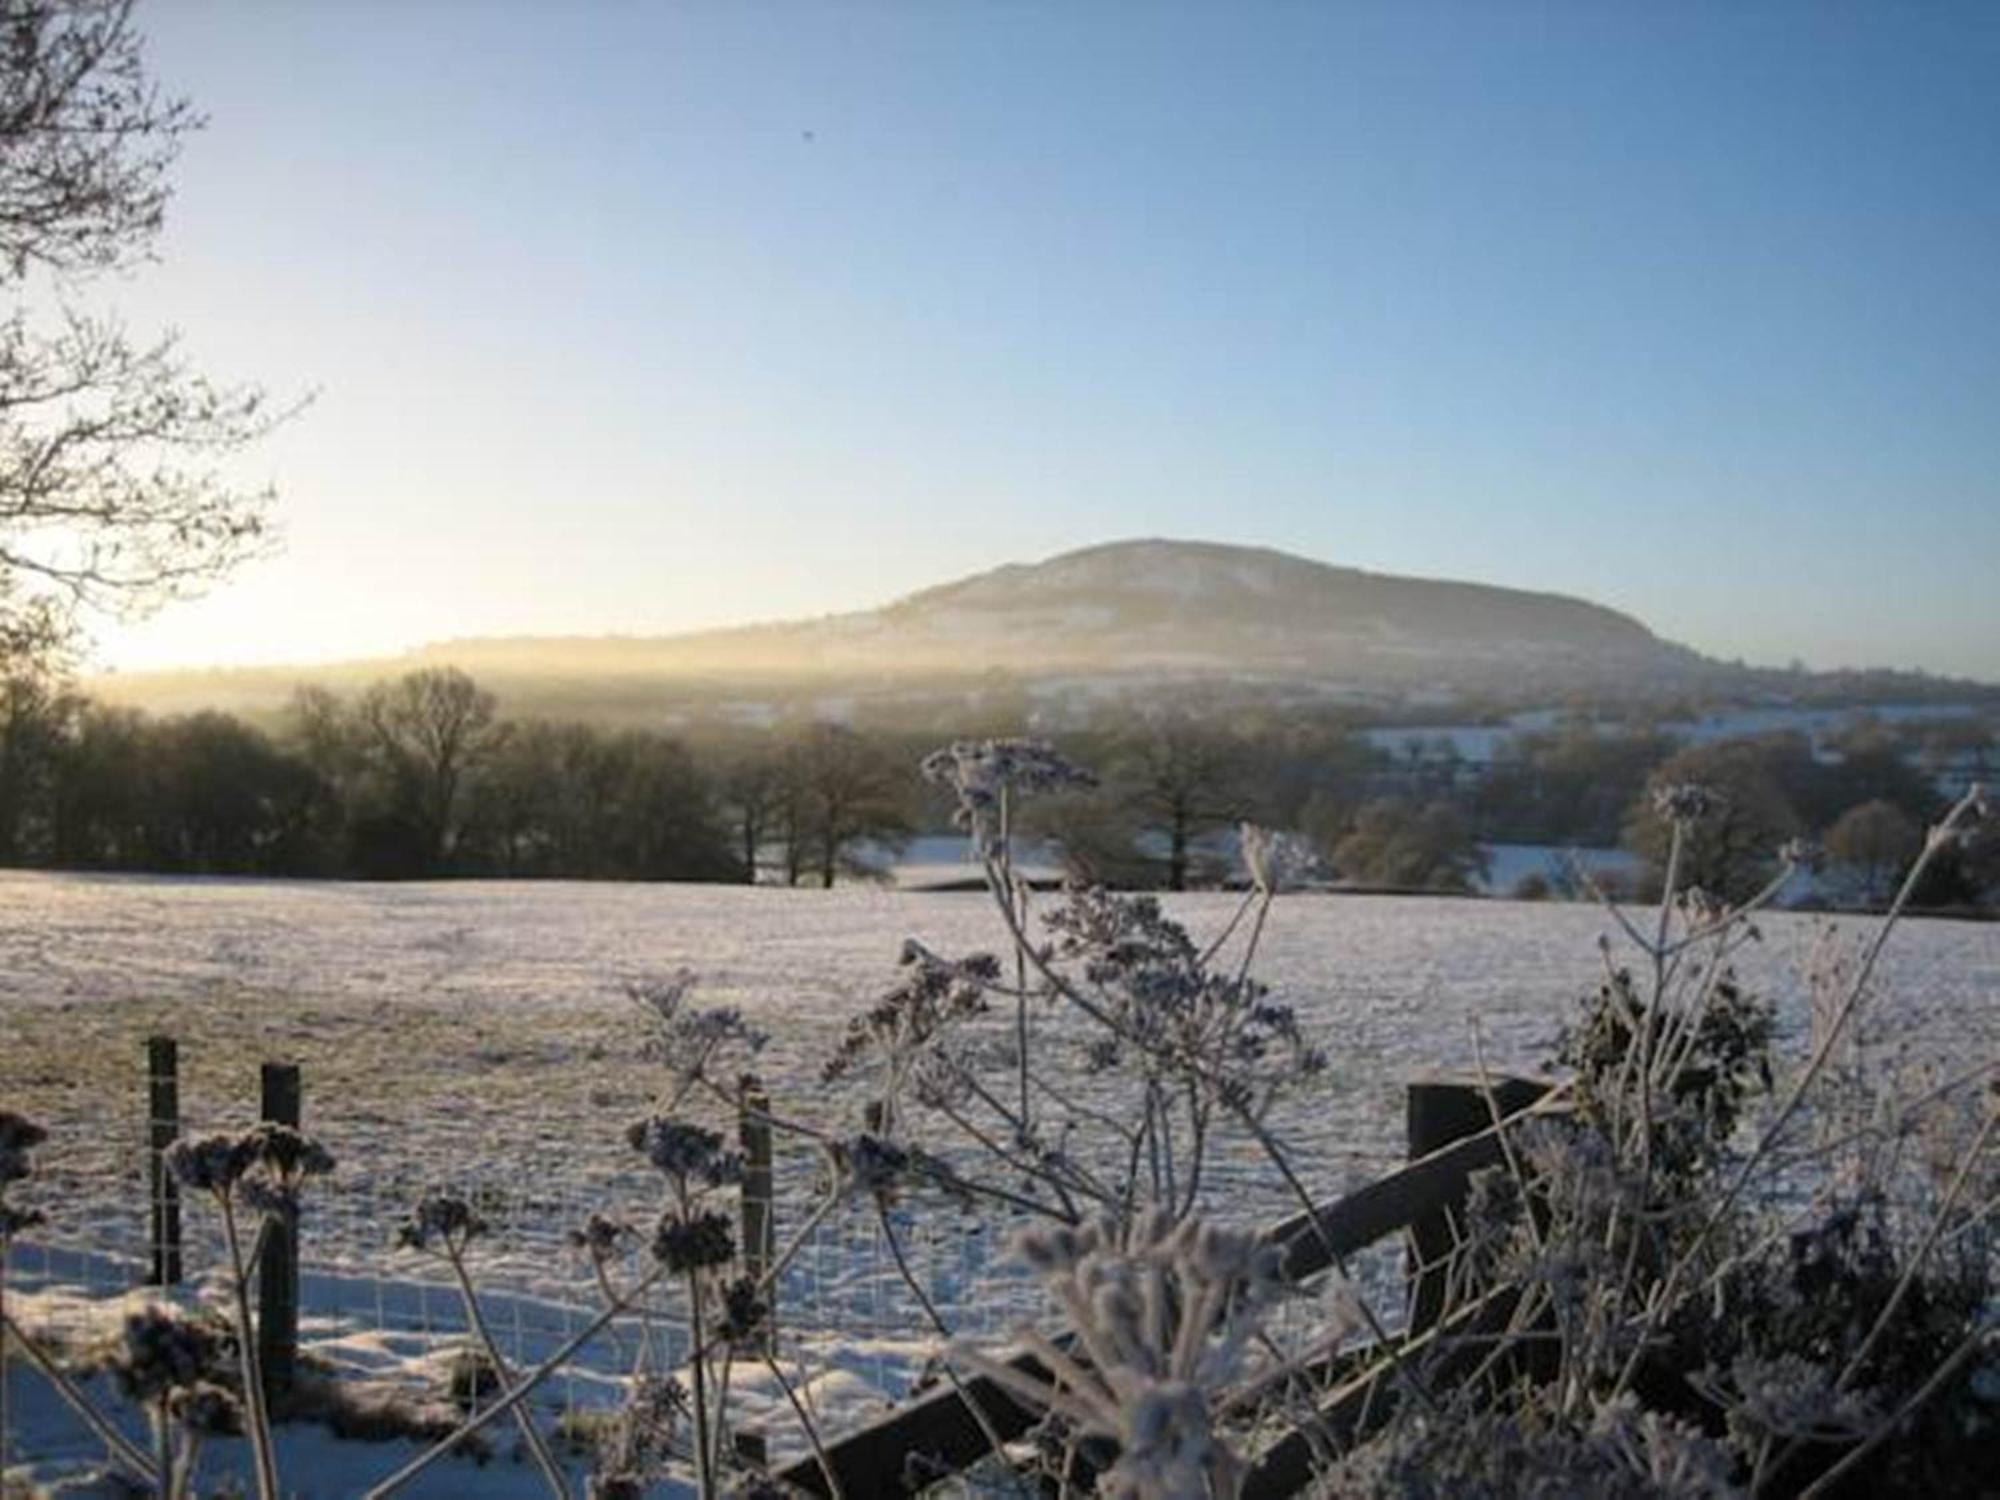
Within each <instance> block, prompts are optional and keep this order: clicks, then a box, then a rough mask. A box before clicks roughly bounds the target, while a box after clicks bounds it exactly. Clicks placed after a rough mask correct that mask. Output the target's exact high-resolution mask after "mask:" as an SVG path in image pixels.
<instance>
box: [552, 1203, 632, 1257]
mask: <svg viewBox="0 0 2000 1500" xmlns="http://www.w3.org/2000/svg"><path fill="white" fill-rule="evenodd" d="M638 1237H639V1236H638V1231H637V1230H635V1229H633V1228H632V1226H631V1225H630V1224H626V1223H623V1222H622V1221H620V1220H618V1219H614V1218H611V1217H610V1216H609V1215H607V1214H592V1215H591V1216H590V1217H589V1218H588V1219H585V1220H584V1221H583V1227H582V1228H580V1229H572V1230H571V1231H570V1232H569V1242H570V1244H571V1245H573V1246H575V1247H576V1248H577V1249H579V1250H581V1251H582V1252H583V1253H584V1254H585V1255H588V1256H589V1257H590V1258H591V1259H592V1260H593V1261H595V1262H596V1263H597V1264H599V1265H603V1264H604V1263H605V1262H607V1261H612V1260H616V1259H617V1258H618V1257H619V1256H620V1255H622V1254H623V1253H624V1251H625V1247H626V1246H627V1245H629V1244H631V1243H632V1242H633V1241H634V1240H636V1239H637V1238H638Z"/></svg>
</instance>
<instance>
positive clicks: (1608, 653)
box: [93, 540, 1929, 719]
mask: <svg viewBox="0 0 2000 1500" xmlns="http://www.w3.org/2000/svg"><path fill="white" fill-rule="evenodd" d="M447 663H448V664H451V665H455V666H459V667H462V668H463V669H465V670H466V671H468V672H470V673H472V674H473V675H474V676H475V677H477V678H478V679H479V680H480V681H481V682H482V683H483V684H485V685H486V686H487V687H489V688H491V689H493V690H494V691H495V692H497V693H499V694H500V695H501V697H502V699H503V700H505V701H507V702H508V703H509V705H510V706H513V707H519V706H521V703H522V702H525V703H527V704H532V705H533V707H534V708H535V709H536V711H542V712H558V711H559V712H563V713H568V714H576V715H580V716H592V715H602V716H604V717H613V718H623V719H633V718H644V717H652V718H658V717H660V716H662V715H666V716H673V715H675V714H686V713H688V712H702V711H704V710H706V711H719V712H722V713H724V714H728V713H729V712H730V706H731V705H735V706H736V707H737V708H739V709H743V708H760V707H765V706H768V705H770V704H773V703H779V704H795V703H796V702H797V701H798V700H800V699H802V698H803V699H805V700H808V701H811V700H815V699H817V700H820V701H821V702H823V703H824V702H829V701H831V702H834V703H835V705H836V707H837V708H840V707H852V706H853V705H854V704H856V703H858V702H865V701H867V700H870V699H877V698H879V699H883V700H900V701H903V702H905V703H906V704H907V702H909V701H910V700H912V699H925V698H939V697H944V698H948V697H954V696H960V697H962V696H963V695H964V693H965V692H967V691H968V690H970V689H972V688H975V687H979V686H982V685H983V686H984V687H986V688H988V689H990V688H991V686H992V685H993V684H994V683H995V682H996V681H1005V682H1008V683H1011V684H1013V685H1015V686H1016V687H1017V688H1018V689H1019V690H1020V691H1022V692H1025V693H1026V694H1028V695H1029V696H1030V697H1031V698H1034V699H1035V700H1037V701H1038V702H1040V703H1042V704H1043V705H1045V706H1047V707H1050V708H1051V710H1052V712H1051V715H1050V716H1052V717H1056V718H1060V717H1063V714H1062V713H1061V712H1059V711H1055V710H1059V708H1060V706H1061V705H1063V704H1068V705H1069V707H1070V708H1072V709H1074V708H1076V707H1077V706H1078V705H1079V704H1080V703H1087V702H1092V701H1102V700H1104V699H1106V698H1117V697H1119V696H1125V695H1130V694H1134V693H1148V694H1150V693H1156V692H1158V691H1160V690H1161V689H1163V688H1165V687H1168V686H1172V685H1180V686H1185V687H1189V688H1195V687H1202V688H1207V689H1220V690H1223V691H1226V692H1232V693H1237V694H1242V693H1252V694H1255V695H1257V696H1259V697H1263V698H1267V699H1276V700H1280V701H1339V700H1343V699H1345V700H1352V701H1357V702H1377V703H1394V702H1398V701H1408V700H1410V699H1413V698H1416V699H1424V700H1432V701H1435V700H1439V699H1451V698H1454V697H1471V696H1477V697H1480V698H1484V699H1489V700H1502V701H1513V702H1528V701H1549V700H1556V699H1564V698H1575V697H1579V696H1588V697H1591V698H1594V699H1598V700H1602V701H1621V702H1633V701H1646V700H1649V699H1661V698H1666V697H1671V696H1673V695H1676V694H1684V693H1687V692H1690V691H1713V692H1728V691H1751V690H1754V689H1755V688H1756V687H1757V684H1758V679H1759V678H1760V677H1770V676H1773V675H1776V676H1781V677H1784V676H1796V675H1797V674H1768V673H1765V674H1760V673H1758V672H1756V671H1754V670H1753V669H1748V668H1744V667H1742V666H1740V665H1730V664H1725V663H1722V662H1718V661H1715V660H1712V659H1710V658H1707V657H1704V656H1702V655H1700V654H1699V653H1697V652H1694V651H1692V650H1689V649H1688V648H1686V647H1684V646H1680V645H1676V644H1674V643H1672V642H1668V641H1665V640H1662V639H1660V638H1659V637H1658V636H1655V635H1654V634H1653V633H1652V632H1651V631H1650V630H1648V629H1647V628H1646V626H1645V625H1643V624H1642V623H1641V622H1639V621H1638V620H1635V619H1633V618H1632V617H1631V616H1629V615H1625V614H1621V613H1619V612H1618V611H1616V610H1613V609H1608V608H1606V607H1604V606H1603V605H1599V604H1594V603H1591V602H1589V601H1587V600H1583V599H1577V598H1572V597H1568V596H1566V595H1561V594H1549V593H1536V592H1530V591H1526V590H1520V589H1510V588H1499V587H1495V586H1492V585H1487V584H1475V583H1461V582H1452V581H1448V580H1439V579H1426V578H1408V577H1398V576H1395V575H1390V574H1381V573H1368V572H1363V571H1361V570H1359V569H1355V568H1343V567H1336V566H1333V565H1331V564H1327V563H1322V562H1315V561H1312V560H1310V559H1307V558H1302V557H1296V556H1293V555H1290V554H1287V553H1283V552H1278V551H1274V550H1270V549H1266V548H1255V547H1240V546H1228V545H1222V544H1218V543H1211V542H1186V541H1166V540H1139V541H1124V542H1113V543H1108V544H1105V545H1101V546H1094V547H1088V548H1084V549H1082V550H1079V551H1074V552H1067V553H1063V554H1061V555H1059V556H1056V557H1053V558H1050V559H1048V560H1046V561H1043V562H1039V563H1033V564H1023V563H1009V564H1007V565H1005V566H1002V567H997V568H994V569H992V570H990V571H988V572H984V573H978V574H974V575H972V576H970V577H966V578H961V579H958V580H956V581H953V582H949V583H944V584H940V585H937V586H935V587H932V588H928V589H924V590H921V591H919V592H917V593H914V594H910V595H908V596H906V597H904V598H901V599H898V600H895V601H894V602H892V603H889V604H887V605H884V606H882V607H881V608H878V609H871V610H862V611H857V612H854V613H851V614H841V615H831V616H825V617H822V618H819V619H813V620H799V621H788V622H779V623H772V624H760V625H748V626H739V627H733V628H729V629H721V630H710V631H701V632H695V633H690V634H681V635H669V636H651V637H639V636H604V637H486V638H471V639H463V640H453V641H445V642H440V643H436V644H433V645H428V646H424V647H421V648H419V649H417V650H415V651H412V652H409V653H407V654H405V655H403V656H400V657H391V658H378V659H374V660H368V661H355V662H346V663H339V664H334V665H324V666H313V667H303V666H302V667H282V666H280V667H257V668H246V669H235V670H221V669H217V670H197V671H187V672H149V673H131V674H120V675H112V676H107V677H104V678H101V679H99V680H98V681H97V682H96V683H94V684H93V687H94V689H95V690H96V691H98V692H99V693H100V694H102V695H103V696H105V697H107V698H110V699H113V700H115V701H120V702H126V703H133V704H137V705H139V706H142V707H147V708H151V709H154V710H157V711H183V710H188V709H193V708H199V707H220V708H228V709H232V710H235V711H238V712H245V713H250V714H258V713H262V712H266V711H273V710H275V709H276V708H278V707H280V706H281V705H282V704H283V702H284V700H285V699H286V697H287V696H288V695H289V694H290V692H291V690H292V689H293V687H294V686H295V685H296V684H298V683H300V682H302V681H313V682H319V683H324V684H326V685H328V686H332V687H335V688H339V687H343V686H349V685H354V684H357V683H360V682H365V681H370V680H373V679H375V678H379V677H382V676H386V675H391V674H394V673H397V672H401V671H407V670H409V669H411V668H413V667H418V666H430V665H439V664H447ZM1812 675H1814V676H1824V677H1825V678H1826V679H1827V680H1828V681H1831V679H1832V675H1833V674H1812ZM1896 675H1897V676H1899V677H1900V676H1901V675H1902V674H1896ZM1911 680H1912V681H1916V682H1924V681H1929V679H1922V678H1912V679H1911ZM738 716H741V715H738Z"/></svg>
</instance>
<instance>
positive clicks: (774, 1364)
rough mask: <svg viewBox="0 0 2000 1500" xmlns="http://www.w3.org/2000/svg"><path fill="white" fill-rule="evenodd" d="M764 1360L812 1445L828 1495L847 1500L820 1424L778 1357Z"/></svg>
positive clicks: (769, 1357)
mask: <svg viewBox="0 0 2000 1500" xmlns="http://www.w3.org/2000/svg"><path fill="white" fill-rule="evenodd" d="M763 1359H764V1368H765V1369H767V1370H769V1371H770V1372H771V1378H772V1379H773V1380H775V1381H777V1382H778V1389H779V1390H781V1391H783V1392H784V1393H785V1402H786V1404H787V1405H789V1406H790V1407H791V1409H792V1415H793V1416H794V1417H796V1418H798V1422H799V1427H800V1428H801V1429H802V1430H803V1431H804V1432H805V1435H806V1441H807V1442H808V1443H810V1444H812V1451H813V1460H814V1461H815V1462H816V1463H818V1465H819V1472H820V1476H821V1477H822V1478H824V1479H825V1480H826V1492H827V1494H828V1495H829V1496H831V1497H832V1500H847V1496H846V1492H845V1491H843V1490H842V1489H841V1487H840V1475H839V1473H838V1472H837V1471H836V1470H835V1469H834V1467H833V1460H832V1459H830V1458H828V1457H827V1454H826V1445H825V1444H824V1443H823V1442H821V1441H820V1435H819V1424H818V1423H817V1422H815V1421H813V1419H812V1416H811V1414H810V1413H808V1412H807V1411H806V1408H805V1403H804V1402H802V1401H800V1400H799V1396H798V1392H797V1391H795V1390H793V1389H792V1383H791V1381H790V1380H788V1379H786V1378H785V1372H784V1370H783V1368H782V1367H781V1366H780V1365H779V1364H778V1360H777V1356H775V1355H773V1354H768V1353H767V1354H765V1355H764V1356H763Z"/></svg>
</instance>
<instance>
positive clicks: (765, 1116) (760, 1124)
mask: <svg viewBox="0 0 2000 1500" xmlns="http://www.w3.org/2000/svg"><path fill="white" fill-rule="evenodd" d="M736 1131H737V1138H738V1139H739V1140H740V1141H741V1142H742V1143H743V1194H742V1204H743V1272H744V1274H745V1275H746V1276H749V1277H750V1278H751V1279H752V1280H754V1281H761V1280H762V1279H763V1278H764V1276H765V1275H766V1274H767V1273H768V1272H769V1271H770V1269H771V1264H772V1262H773V1261H774V1260H775V1259H776V1257H777V1253H778V1251H777V1223H776V1220H777V1205H776V1203H775V1202H774V1201H773V1193H772V1187H771V1182H772V1177H771V1096H770V1095H769V1094H768V1093H766V1092H765V1091H764V1086H763V1084H762V1083H760V1082H758V1080H757V1078H756V1076H755V1075H754V1074H750V1073H746V1074H744V1075H743V1082H742V1093H741V1095H740V1096H739V1102H738V1105H737V1118H736ZM765 1302H766V1305H767V1306H769V1308H770V1314H769V1315H768V1316H767V1317H766V1319H765V1321H764V1338H763V1343H764V1351H765V1352H766V1353H767V1354H775V1353H777V1350H778V1288H777V1286H776V1285H775V1284H773V1285H772V1287H771V1288H770V1291H769V1292H768V1293H767V1295H766V1297H765Z"/></svg>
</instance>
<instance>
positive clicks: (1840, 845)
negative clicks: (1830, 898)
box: [1826, 800, 1924, 904]
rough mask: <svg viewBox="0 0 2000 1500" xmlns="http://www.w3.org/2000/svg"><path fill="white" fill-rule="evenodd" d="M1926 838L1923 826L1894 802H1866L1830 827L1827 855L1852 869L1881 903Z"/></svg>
mask: <svg viewBox="0 0 2000 1500" xmlns="http://www.w3.org/2000/svg"><path fill="white" fill-rule="evenodd" d="M1923 841H1924V835H1923V830H1922V829H1921V828H1919V827H1918V826H1917V825H1916V824H1915V823H1914V822H1912V821H1911V820H1910V818H1909V816H1908V815H1907V814H1905V813H1904V812H1903V810H1902V809H1901V808H1899V807H1897V806H1896V805H1895V804H1894V803H1892V802H1884V801H1880V800H1878V801H1874V802H1864V803H1862V804H1861V805H1860V806H1858V807H1850V808H1849V809H1848V810H1847V811H1846V812H1844V813H1842V814H1841V815H1840V820H1839V821H1838V822H1836V823H1835V824H1834V825H1833V827H1832V828H1831V829H1829V830H1828V831H1827V835H1826V855H1827V858H1828V859H1830V860H1832V861H1833V862H1834V863H1835V864H1839V865H1845V866H1847V867H1848V868H1849V869H1851V870H1853V871H1854V872H1855V873H1856V875H1857V876H1859V878H1860V880H1861V885H1862V890H1863V892H1864V894H1865V895H1866V897H1867V899H1868V900H1869V901H1870V902H1873V903H1876V904H1879V903H1881V902H1882V901H1884V900H1886V899H1888V896H1889V887H1890V885H1891V883H1892V882H1893V881H1895V880H1896V879H1897V878H1898V877H1899V876H1900V875H1901V874H1902V872H1903V871H1904V869H1906V868H1907V867H1908V866H1909V863H1910V861H1911V860H1913V859H1915V858H1916V857H1917V851H1918V850H1919V849H1920V848H1922V847H1923Z"/></svg>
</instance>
